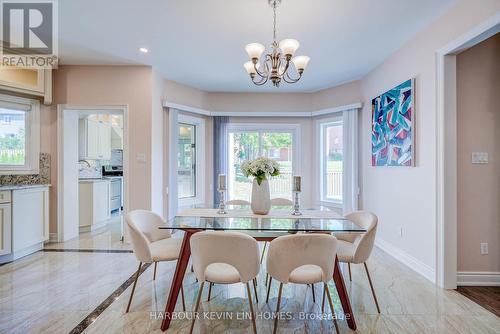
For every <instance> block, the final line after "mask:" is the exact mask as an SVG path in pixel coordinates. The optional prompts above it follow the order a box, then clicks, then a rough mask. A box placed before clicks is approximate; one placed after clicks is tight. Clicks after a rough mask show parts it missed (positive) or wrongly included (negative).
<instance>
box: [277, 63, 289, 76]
mask: <svg viewBox="0 0 500 334" xmlns="http://www.w3.org/2000/svg"><path fill="white" fill-rule="evenodd" d="M281 60H282V59H280V63H281ZM285 60H286V59H285ZM289 67H290V60H286V64H285V67H284V68H283V71H282V72H281V73H279V75H280V77H282V76H284V75H285V74H286V73H287V71H288V68H289Z"/></svg>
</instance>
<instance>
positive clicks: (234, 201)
mask: <svg viewBox="0 0 500 334" xmlns="http://www.w3.org/2000/svg"><path fill="white" fill-rule="evenodd" d="M226 205H248V206H250V202H249V201H246V200H244V199H230V200H228V201H226ZM191 271H193V268H192V267H191ZM253 285H254V289H255V291H256V292H257V280H254V281H253ZM213 286H214V283H210V284H209V285H208V296H207V301H208V302H209V301H210V296H211V294H212V287H213ZM255 298H256V300H257V302H259V300H258V297H257V293H256V294H255Z"/></svg>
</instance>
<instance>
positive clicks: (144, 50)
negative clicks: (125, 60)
mask: <svg viewBox="0 0 500 334" xmlns="http://www.w3.org/2000/svg"><path fill="white" fill-rule="evenodd" d="M139 51H141V52H142V53H148V52H149V50H148V49H146V48H139Z"/></svg>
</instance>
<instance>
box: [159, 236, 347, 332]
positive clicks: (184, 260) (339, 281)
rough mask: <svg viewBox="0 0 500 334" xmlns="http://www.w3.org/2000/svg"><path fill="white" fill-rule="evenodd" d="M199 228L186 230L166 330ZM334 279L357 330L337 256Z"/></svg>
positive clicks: (169, 297) (166, 314) (165, 321)
mask: <svg viewBox="0 0 500 334" xmlns="http://www.w3.org/2000/svg"><path fill="white" fill-rule="evenodd" d="M200 231H201V230H197V229H186V230H185V231H184V232H185V234H184V239H183V240H182V246H181V251H180V254H179V259H178V260H177V266H176V268H175V273H174V277H173V280H172V286H171V287H170V292H169V294H168V299H167V304H166V305H165V314H164V315H163V321H162V323H161V330H162V331H166V330H167V329H168V327H170V321H171V320H172V313H173V312H174V310H175V304H176V303H177V298H178V297H179V292H180V289H181V286H182V282H183V280H184V274H185V273H186V269H187V265H188V262H189V258H190V257H191V247H190V245H189V242H190V240H191V236H192V235H193V234H194V233H196V232H200ZM255 239H256V240H257V241H271V240H272V239H274V237H256V238H255ZM333 280H334V282H335V286H336V288H337V292H338V294H339V297H340V302H341V303H342V309H343V310H344V315H345V317H346V320H347V325H348V326H349V328H350V329H352V330H356V321H355V320H354V314H353V313H352V308H351V302H350V301H349V296H348V295H347V290H346V288H345V284H344V278H343V277H342V273H341V272H340V268H339V260H338V258H337V257H335V269H334V272H333Z"/></svg>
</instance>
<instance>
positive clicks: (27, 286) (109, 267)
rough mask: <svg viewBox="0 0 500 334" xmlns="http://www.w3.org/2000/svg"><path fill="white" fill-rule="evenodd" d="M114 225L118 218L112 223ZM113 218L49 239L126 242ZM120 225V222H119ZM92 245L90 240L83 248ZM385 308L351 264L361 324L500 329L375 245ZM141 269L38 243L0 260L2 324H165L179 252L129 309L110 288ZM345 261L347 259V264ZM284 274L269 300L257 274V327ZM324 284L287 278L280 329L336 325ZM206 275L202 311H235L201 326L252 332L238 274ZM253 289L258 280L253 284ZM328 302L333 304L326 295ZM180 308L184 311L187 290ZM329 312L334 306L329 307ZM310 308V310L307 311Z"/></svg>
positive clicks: (142, 285)
mask: <svg viewBox="0 0 500 334" xmlns="http://www.w3.org/2000/svg"><path fill="white" fill-rule="evenodd" d="M116 226H117V225H116ZM116 226H114V227H113V226H108V227H107V228H105V229H103V230H102V231H100V232H98V231H94V232H92V233H88V234H82V235H81V236H80V238H78V239H77V240H70V241H68V242H66V243H61V244H52V245H49V246H48V247H50V248H52V249H61V250H62V249H92V247H95V249H115V250H116V249H118V250H127V249H129V248H130V246H129V245H124V244H122V243H121V241H120V240H119V236H118V235H119V231H118V230H117V227H116ZM117 231H118V232H117ZM87 247H89V248H87ZM368 266H369V269H370V272H371V275H372V279H373V283H374V286H375V291H376V293H377V296H378V300H379V304H380V308H381V314H378V313H377V311H376V307H375V304H374V301H373V298H372V295H371V290H370V287H369V284H368V279H367V277H366V273H365V271H364V268H363V266H362V265H353V266H351V268H352V278H353V280H352V281H349V277H348V275H346V274H345V273H346V272H347V270H344V271H345V273H344V278H345V282H346V287H347V290H348V293H349V296H350V299H351V303H352V306H353V309H354V312H355V317H356V321H357V324H358V329H357V330H356V331H355V332H356V333H373V334H375V333H384V334H385V333H394V334H400V333H436V334H442V333H445V334H447V333H450V334H451V333H473V334H476V333H488V334H489V333H498V332H499V331H498V328H500V318H499V317H497V316H495V315H494V314H493V313H490V312H489V311H487V310H486V309H484V308H482V307H481V306H479V305H477V304H475V303H474V302H472V301H471V300H469V299H467V298H466V297H464V296H462V295H461V294H459V293H457V292H456V291H450V290H442V289H440V288H438V287H436V286H435V285H434V284H432V283H431V282H429V281H427V280H426V279H425V278H423V277H421V276H420V275H418V274H417V273H415V272H413V271H412V270H411V269H410V268H408V267H406V266H404V265H402V264H400V263H399V262H397V261H396V260H394V259H393V258H392V257H391V256H389V255H388V254H386V253H384V252H383V251H381V250H379V249H375V250H374V252H373V254H372V257H371V258H370V260H369V261H368ZM136 269H137V260H136V259H135V256H134V255H133V254H132V253H128V252H127V253H92V252H76V251H70V252H50V251H46V252H38V253H35V254H32V255H30V256H27V257H25V258H22V259H20V260H18V261H15V262H13V263H10V264H6V265H3V266H0V333H2V334H3V333H23V334H24V333H70V332H71V331H72V330H73V329H75V328H76V327H77V325H78V324H79V323H80V322H82V320H84V319H90V321H89V324H88V327H86V328H85V330H84V333H99V334H100V333H117V334H118V333H134V334H136V333H137V334H139V333H162V332H161V330H160V326H161V319H160V317H161V315H162V314H161V311H163V309H164V307H165V302H166V299H167V295H168V292H169V289H170V283H171V280H172V276H173V273H174V270H175V262H169V263H159V264H158V269H157V277H156V280H155V281H153V280H152V278H153V266H149V267H148V268H147V269H146V270H145V271H144V272H143V273H142V275H141V276H140V277H139V281H138V284H137V287H136V292H135V295H134V299H133V301H132V306H131V310H130V312H129V313H125V309H126V306H127V302H128V298H129V296H130V292H131V286H129V287H128V288H127V289H126V290H125V291H124V292H123V293H122V294H121V295H117V296H115V295H112V293H113V292H115V291H117V289H118V290H119V287H120V286H121V285H122V284H123V283H124V282H126V281H127V280H129V279H130V277H131V276H132V275H133V274H134V272H135V270H136ZM345 269H346V268H345ZM278 287H279V284H278V283H277V282H274V283H273V285H272V288H271V294H270V300H269V303H267V304H266V303H265V296H266V287H265V271H264V266H263V269H262V270H261V273H260V275H259V277H258V286H257V289H258V297H259V302H258V303H256V302H255V300H254V307H255V309H256V312H257V314H258V318H257V328H258V332H259V333H271V332H272V328H273V323H274V322H273V320H272V319H270V318H269V316H270V315H271V313H270V312H273V311H274V310H275V308H276V303H277V295H278ZM198 289H199V284H198V283H197V282H196V280H195V277H194V274H192V273H190V272H187V273H186V277H185V279H184V290H185V303H186V307H187V309H188V310H191V309H192V308H193V304H194V301H195V298H196V294H197V292H198ZM330 290H331V291H332V299H333V301H334V304H335V310H336V311H337V313H338V315H339V316H341V315H342V312H341V307H340V301H339V298H338V295H337V293H336V291H335V289H334V284H333V283H331V284H330ZM322 292H323V290H322V287H321V286H320V284H318V285H316V288H315V295H316V303H314V302H313V300H312V289H311V288H310V287H307V286H304V285H293V284H288V285H286V286H285V288H284V290H283V299H282V308H281V310H282V311H283V312H285V313H286V314H290V315H291V318H289V319H282V320H280V321H279V330H278V332H279V333H290V332H293V333H299V334H300V333H333V332H334V327H333V323H332V321H331V320H318V317H321V316H322V313H321V299H322ZM207 293H208V285H207V284H206V285H205V291H203V295H202V304H201V306H200V311H202V312H207V314H208V315H211V314H215V313H210V312H218V314H219V315H220V314H231V315H232V316H233V318H232V319H229V318H228V317H226V318H224V319H218V320H197V321H196V326H195V333H249V332H251V331H252V324H251V321H250V320H249V319H248V318H245V317H243V318H235V317H236V315H237V314H240V315H245V314H246V313H245V312H248V309H249V308H248V299H247V295H246V288H245V287H244V286H243V285H242V284H234V285H215V286H214V287H213V288H212V295H211V300H210V302H207ZM252 294H253V289H252ZM111 295H112V296H113V297H112V299H111V304H110V305H109V306H108V307H107V308H105V309H104V310H103V311H102V313H100V314H99V315H98V316H96V317H95V318H90V316H89V315H91V314H92V317H93V314H94V313H92V312H93V311H94V310H95V309H96V308H98V306H99V305H101V303H102V302H103V301H105V300H106V299H107V298H108V297H109V296H111ZM326 307H327V309H328V305H326ZM176 311H178V312H179V314H180V315H184V316H187V315H190V314H189V313H188V314H184V313H181V311H182V302H181V298H180V297H179V300H178V302H177V306H176ZM327 313H328V314H329V312H327ZM303 315H308V317H309V318H308V319H304V318H303V317H302V316H303ZM190 324H191V321H190V319H188V320H186V319H183V320H173V321H172V323H171V327H170V329H169V331H168V333H188V332H189V327H190ZM339 327H340V329H341V332H343V333H350V332H353V331H351V330H350V329H349V328H348V327H347V324H346V322H345V320H339Z"/></svg>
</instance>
